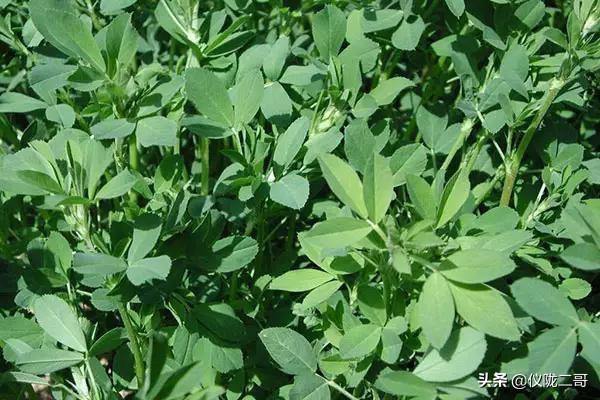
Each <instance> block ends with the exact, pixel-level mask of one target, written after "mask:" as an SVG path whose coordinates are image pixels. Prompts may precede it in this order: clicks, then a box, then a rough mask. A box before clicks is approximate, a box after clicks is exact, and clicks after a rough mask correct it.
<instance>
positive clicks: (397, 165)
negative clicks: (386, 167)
mask: <svg viewBox="0 0 600 400" xmlns="http://www.w3.org/2000/svg"><path fill="white" fill-rule="evenodd" d="M426 166H427V152H426V150H425V147H424V146H423V145H422V144H418V143H413V144H409V145H406V146H402V147H400V148H399V149H398V150H396V151H395V152H394V154H393V155H392V158H391V160H390V168H391V169H392V173H393V174H394V186H399V185H403V184H404V183H406V177H407V175H409V174H414V175H417V174H421V173H422V172H423V171H425V167H426Z"/></svg>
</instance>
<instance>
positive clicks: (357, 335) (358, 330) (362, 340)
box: [340, 324, 382, 360]
mask: <svg viewBox="0 0 600 400" xmlns="http://www.w3.org/2000/svg"><path fill="white" fill-rule="evenodd" d="M381 329H382V328H381V327H380V326H377V325H373V324H366V325H363V324H360V325H356V326H354V327H352V328H350V329H349V330H348V331H347V332H346V333H345V334H344V336H343V337H342V340H341V342H340V355H341V356H342V358H343V359H346V360H356V359H361V358H363V357H365V356H367V355H369V354H371V353H372V352H373V351H374V350H375V348H376V347H377V345H378V344H379V339H380V338H381Z"/></svg>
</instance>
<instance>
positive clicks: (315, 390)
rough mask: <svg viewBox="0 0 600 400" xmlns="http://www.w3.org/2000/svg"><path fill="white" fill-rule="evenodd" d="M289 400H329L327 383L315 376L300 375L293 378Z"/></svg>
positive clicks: (329, 394)
mask: <svg viewBox="0 0 600 400" xmlns="http://www.w3.org/2000/svg"><path fill="white" fill-rule="evenodd" d="M289 398H290V400H330V399H331V393H330V392H329V386H328V385H327V381H326V380H325V379H324V378H322V377H320V376H319V375H317V374H301V375H297V376H296V377H294V386H292V389H291V390H290V397H289Z"/></svg>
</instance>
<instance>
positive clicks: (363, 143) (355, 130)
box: [344, 119, 376, 173]
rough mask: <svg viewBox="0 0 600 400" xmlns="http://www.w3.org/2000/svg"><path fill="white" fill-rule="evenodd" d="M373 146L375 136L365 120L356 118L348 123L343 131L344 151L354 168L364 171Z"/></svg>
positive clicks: (372, 151) (371, 155) (371, 154)
mask: <svg viewBox="0 0 600 400" xmlns="http://www.w3.org/2000/svg"><path fill="white" fill-rule="evenodd" d="M375 148H376V141H375V136H373V133H371V130H370V129H369V126H368V125H367V121H365V120H364V119H356V120H354V121H352V122H350V124H348V126H347V127H346V131H345V132H344V152H345V153H346V157H347V158H348V162H349V163H350V165H352V167H354V169H356V170H357V171H359V172H361V173H362V172H364V170H365V166H366V165H367V162H368V161H369V159H370V158H371V157H373V153H374V152H376V150H375Z"/></svg>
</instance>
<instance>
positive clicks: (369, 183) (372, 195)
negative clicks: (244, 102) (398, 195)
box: [363, 153, 394, 223]
mask: <svg viewBox="0 0 600 400" xmlns="http://www.w3.org/2000/svg"><path fill="white" fill-rule="evenodd" d="M363 181H364V183H363V196H364V198H365V205H366V207H367V211H368V213H369V218H370V219H371V221H372V222H375V223H378V222H379V221H381V220H382V219H383V217H384V216H385V214H386V212H387V210H388V207H389V206H390V203H391V201H392V197H393V195H394V188H393V186H392V183H393V177H392V171H390V168H389V164H388V161H387V159H386V158H385V157H383V156H380V155H379V154H376V153H375V154H373V156H372V157H371V158H369V160H368V161H367V164H366V166H365V173H364V179H363Z"/></svg>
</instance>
